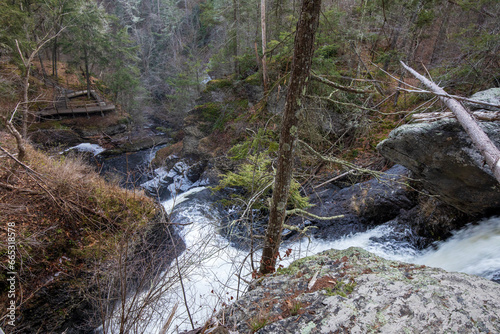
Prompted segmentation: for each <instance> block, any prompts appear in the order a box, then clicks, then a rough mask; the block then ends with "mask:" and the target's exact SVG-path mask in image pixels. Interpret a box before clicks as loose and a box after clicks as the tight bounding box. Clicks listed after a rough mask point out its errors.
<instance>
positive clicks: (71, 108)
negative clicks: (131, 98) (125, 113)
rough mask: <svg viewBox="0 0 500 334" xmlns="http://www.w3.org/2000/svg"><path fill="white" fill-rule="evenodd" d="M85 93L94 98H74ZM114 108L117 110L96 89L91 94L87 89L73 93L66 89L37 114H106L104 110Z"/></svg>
mask: <svg viewBox="0 0 500 334" xmlns="http://www.w3.org/2000/svg"><path fill="white" fill-rule="evenodd" d="M85 95H90V96H91V98H92V100H90V99H89V100H84V101H82V100H74V99H75V98H78V97H80V96H85ZM72 100H73V101H72ZM113 110H115V105H114V104H111V103H106V101H104V100H103V99H102V98H101V97H100V96H99V95H98V94H97V93H96V91H95V90H91V91H90V94H88V91H87V90H81V91H77V92H71V93H68V92H67V91H64V94H61V95H60V96H59V97H58V98H57V99H56V100H55V102H54V103H53V104H52V106H50V107H47V108H45V109H42V110H40V111H39V112H38V113H37V115H38V117H39V118H44V117H51V116H68V115H73V116H80V115H82V114H84V115H85V114H86V115H87V116H89V115H90V114H96V113H101V115H102V116H104V112H107V111H113Z"/></svg>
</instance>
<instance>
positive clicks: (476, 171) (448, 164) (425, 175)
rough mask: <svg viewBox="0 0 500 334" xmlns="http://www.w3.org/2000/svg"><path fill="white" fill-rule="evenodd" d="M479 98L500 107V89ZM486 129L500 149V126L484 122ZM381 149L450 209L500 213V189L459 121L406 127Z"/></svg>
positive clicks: (383, 153)
mask: <svg viewBox="0 0 500 334" xmlns="http://www.w3.org/2000/svg"><path fill="white" fill-rule="evenodd" d="M473 98H474V99H476V100H484V101H485V102H488V103H492V102H493V101H496V102H495V103H497V104H500V89H492V90H489V91H487V92H481V93H478V94H476V95H474V96H473ZM469 106H470V107H471V108H477V106H479V105H477V104H469ZM490 109H491V108H490ZM483 111H485V112H488V110H483ZM489 112H491V110H490V111H489ZM480 126H481V128H482V129H483V130H484V131H485V132H486V134H487V135H488V137H489V138H490V139H491V140H492V141H493V142H494V143H495V144H496V145H497V147H500V122H481V123H480ZM377 148H378V150H379V152H380V153H381V154H382V155H383V156H385V157H386V158H388V159H390V160H392V161H394V162H396V163H398V164H401V165H403V166H405V167H406V168H408V169H409V170H411V171H412V173H413V176H414V177H415V178H417V179H419V180H421V181H422V184H423V187H424V188H425V189H426V190H427V191H429V193H430V194H431V195H438V196H439V197H438V198H439V199H440V200H441V201H443V202H444V203H447V204H449V205H451V206H453V207H455V208H457V209H458V210H460V211H462V212H465V213H467V214H470V215H484V214H498V213H499V210H500V184H498V182H497V181H496V180H495V178H494V177H493V175H492V173H491V169H490V168H489V166H488V165H486V163H485V161H484V159H483V157H482V156H481V154H480V153H479V151H478V150H477V149H476V148H475V147H474V145H473V144H472V142H471V140H470V138H469V137H468V135H467V134H466V133H465V131H464V130H463V129H462V127H461V126H460V124H459V123H458V122H457V121H456V120H441V121H437V122H432V123H420V124H407V125H403V126H401V127H399V128H397V129H395V130H394V131H392V132H391V134H390V135H389V138H387V139H386V140H384V141H383V142H381V143H380V144H379V145H378V146H377Z"/></svg>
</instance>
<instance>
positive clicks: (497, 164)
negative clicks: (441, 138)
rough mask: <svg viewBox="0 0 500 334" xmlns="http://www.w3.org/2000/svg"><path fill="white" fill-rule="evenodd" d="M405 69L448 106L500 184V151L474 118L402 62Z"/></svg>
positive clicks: (443, 92)
mask: <svg viewBox="0 0 500 334" xmlns="http://www.w3.org/2000/svg"><path fill="white" fill-rule="evenodd" d="M401 64H402V65H403V67H404V68H406V69H407V70H408V71H409V72H410V73H411V74H413V75H414V76H415V77H416V78H417V79H418V80H420V81H421V82H422V83H423V84H424V85H425V86H426V87H427V88H429V89H430V90H431V91H433V92H434V93H436V94H437V95H438V96H439V98H440V99H441V100H442V101H443V102H444V103H445V104H446V106H447V107H448V108H449V109H450V110H451V112H453V114H454V115H455V117H456V118H457V120H458V122H459V123H460V124H461V125H462V127H463V128H464V130H465V132H466V133H467V134H468V135H469V137H470V138H471V140H472V142H473V143H474V145H475V146H476V147H477V149H478V150H479V152H481V155H482V156H483V157H484V159H485V160H486V163H487V164H488V166H490V168H491V170H492V172H493V175H494V176H495V178H496V179H497V181H498V182H499V183H500V150H498V148H497V147H496V146H495V144H494V143H493V142H492V141H491V140H490V138H488V136H487V135H486V133H484V131H483V129H481V127H480V126H479V125H478V124H477V123H476V121H475V120H474V118H472V116H471V115H470V114H469V113H468V112H467V110H465V108H464V107H463V106H462V104H461V103H460V102H458V101H457V100H455V99H453V98H451V97H447V96H449V95H448V94H447V93H446V92H445V91H444V89H442V88H441V87H439V86H438V85H436V84H435V83H434V82H432V81H430V80H429V79H427V78H426V77H424V76H422V75H420V74H419V73H418V72H417V71H415V70H414V69H412V68H411V67H409V66H408V65H406V64H405V63H403V62H401Z"/></svg>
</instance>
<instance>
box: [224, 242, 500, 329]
mask: <svg viewBox="0 0 500 334" xmlns="http://www.w3.org/2000/svg"><path fill="white" fill-rule="evenodd" d="M314 276H315V278H313V277H314ZM314 280H315V282H314ZM499 308H500V285H499V284H497V283H494V282H492V281H489V280H486V279H484V278H481V277H476V276H472V275H467V274H461V273H448V272H445V271H444V270H441V269H436V268H430V267H425V266H420V265H414V264H407V263H402V262H397V261H388V260H384V259H382V258H380V257H378V256H375V255H373V254H371V253H369V252H367V251H364V250H362V249H359V248H349V249H347V250H343V251H337V250H330V251H326V252H323V253H321V254H319V255H316V256H311V257H307V258H304V259H301V260H298V261H296V262H294V263H292V264H291V265H290V266H289V267H288V268H284V269H281V270H279V271H278V273H277V274H275V275H274V276H267V277H264V278H262V279H258V280H255V281H253V282H252V284H251V286H250V289H249V291H248V292H247V293H246V294H245V295H244V296H243V297H242V298H240V299H239V300H237V301H236V302H235V303H234V304H232V305H230V306H229V307H227V308H226V309H224V310H222V311H221V312H220V313H219V315H218V320H219V321H220V322H221V323H222V324H224V326H226V327H227V328H228V329H229V330H230V331H237V332H238V333H240V334H242V333H253V332H256V333H267V334H269V333H280V334H282V333H369V332H372V331H373V332H375V331H376V332H378V333H399V332H401V333H403V332H405V333H443V332H447V331H449V332H454V333H486V332H490V333H497V332H499V331H500V318H499V315H498V309H499Z"/></svg>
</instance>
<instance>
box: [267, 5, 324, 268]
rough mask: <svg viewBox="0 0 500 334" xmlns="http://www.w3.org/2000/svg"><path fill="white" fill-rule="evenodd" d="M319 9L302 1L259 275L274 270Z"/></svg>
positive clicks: (318, 6)
mask: <svg viewBox="0 0 500 334" xmlns="http://www.w3.org/2000/svg"><path fill="white" fill-rule="evenodd" d="M320 8H321V0H303V1H302V9H301V12H300V18H299V22H298V23H297V30H296V31H297V32H296V35H295V44H294V54H293V61H292V73H291V75H290V84H289V87H288V93H287V98H286V105H285V110H284V112H283V123H282V126H281V134H280V145H279V151H278V166H277V171H276V176H275V179H274V188H273V197H272V200H271V206H270V213H269V222H268V226H267V230H266V237H265V240H264V249H263V251H262V259H261V261H260V273H261V274H267V273H270V272H273V271H274V270H275V266H276V258H277V256H278V251H279V246H280V243H281V232H282V229H283V223H284V221H285V216H286V207H287V200H288V194H289V191H290V181H291V179H292V172H293V148H294V146H295V142H296V139H297V132H298V131H297V125H298V116H299V114H300V110H299V108H300V106H301V97H302V96H303V95H304V93H305V89H304V88H305V86H306V83H307V80H308V78H309V73H310V70H311V63H312V56H313V52H314V36H315V33H316V30H317V28H318V22H319V12H320Z"/></svg>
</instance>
